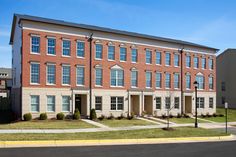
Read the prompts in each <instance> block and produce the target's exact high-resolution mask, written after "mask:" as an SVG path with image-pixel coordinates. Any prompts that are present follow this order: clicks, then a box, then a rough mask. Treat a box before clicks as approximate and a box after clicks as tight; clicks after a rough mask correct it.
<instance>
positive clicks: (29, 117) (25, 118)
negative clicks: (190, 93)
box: [23, 113, 32, 121]
mask: <svg viewBox="0 0 236 157" xmlns="http://www.w3.org/2000/svg"><path fill="white" fill-rule="evenodd" d="M23 118H24V121H30V120H32V114H31V113H26V114H24V115H23Z"/></svg>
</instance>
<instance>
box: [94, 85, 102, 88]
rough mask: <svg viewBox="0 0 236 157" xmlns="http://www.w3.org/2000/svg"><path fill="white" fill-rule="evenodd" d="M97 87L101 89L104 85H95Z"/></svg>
mask: <svg viewBox="0 0 236 157" xmlns="http://www.w3.org/2000/svg"><path fill="white" fill-rule="evenodd" d="M95 87H99V88H102V87H103V86H102V85H95Z"/></svg>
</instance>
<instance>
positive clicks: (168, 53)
mask: <svg viewBox="0 0 236 157" xmlns="http://www.w3.org/2000/svg"><path fill="white" fill-rule="evenodd" d="M167 55H169V56H170V57H169V63H168V64H167V62H166V59H167ZM165 66H171V53H170V52H166V53H165Z"/></svg>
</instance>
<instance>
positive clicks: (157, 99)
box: [156, 97, 161, 109]
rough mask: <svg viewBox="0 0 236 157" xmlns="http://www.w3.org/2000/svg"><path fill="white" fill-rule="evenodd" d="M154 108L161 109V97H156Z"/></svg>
mask: <svg viewBox="0 0 236 157" xmlns="http://www.w3.org/2000/svg"><path fill="white" fill-rule="evenodd" d="M156 109H161V97H156Z"/></svg>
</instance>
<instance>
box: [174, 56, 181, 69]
mask: <svg viewBox="0 0 236 157" xmlns="http://www.w3.org/2000/svg"><path fill="white" fill-rule="evenodd" d="M176 56H178V65H175V63H176V60H175V59H176V58H175V57H176ZM179 62H180V55H179V54H174V67H179Z"/></svg>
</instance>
